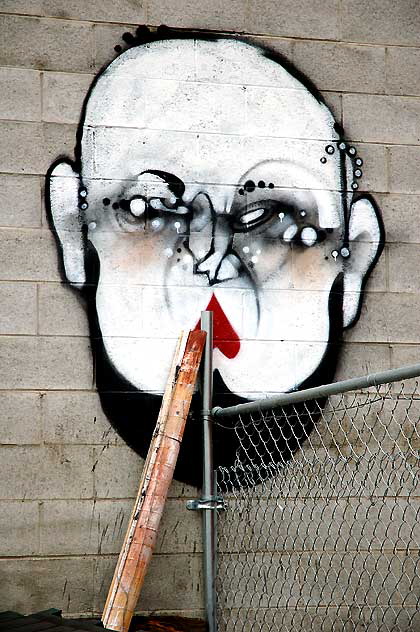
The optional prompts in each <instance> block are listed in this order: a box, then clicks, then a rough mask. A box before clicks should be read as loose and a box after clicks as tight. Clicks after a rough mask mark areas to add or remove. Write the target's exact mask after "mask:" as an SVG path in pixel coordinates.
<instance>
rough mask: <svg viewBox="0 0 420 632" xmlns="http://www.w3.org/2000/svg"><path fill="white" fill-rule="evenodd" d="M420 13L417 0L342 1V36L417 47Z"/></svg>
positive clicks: (367, 41) (359, 40)
mask: <svg viewBox="0 0 420 632" xmlns="http://www.w3.org/2000/svg"><path fill="white" fill-rule="evenodd" d="M419 31H420V14H419V11H418V4H417V2H416V0H404V1H403V2H394V1H393V0H369V2H365V1H364V0H354V1H353V2H348V1H347V2H343V6H342V11H341V36H342V38H343V39H345V40H350V41H353V42H366V43H372V44H374V43H381V44H382V43H383V44H405V45H408V46H409V45H410V44H412V45H414V46H418V41H419Z"/></svg>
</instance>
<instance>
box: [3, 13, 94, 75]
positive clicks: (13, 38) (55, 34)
mask: <svg viewBox="0 0 420 632" xmlns="http://www.w3.org/2000/svg"><path fill="white" fill-rule="evenodd" d="M0 30H1V32H2V33H3V37H2V40H1V42H0V65H2V66H17V67H24V68H37V69H40V70H42V69H48V70H58V71H64V72H91V71H92V69H93V39H92V25H90V24H83V23H80V22H75V21H74V22H72V21H68V20H50V19H44V18H34V17H22V16H16V15H0Z"/></svg>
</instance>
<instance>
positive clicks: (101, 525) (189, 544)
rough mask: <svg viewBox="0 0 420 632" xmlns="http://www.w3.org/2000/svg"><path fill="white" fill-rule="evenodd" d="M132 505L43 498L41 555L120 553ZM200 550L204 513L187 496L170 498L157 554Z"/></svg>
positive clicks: (161, 525) (114, 501) (107, 501)
mask: <svg viewBox="0 0 420 632" xmlns="http://www.w3.org/2000/svg"><path fill="white" fill-rule="evenodd" d="M133 505H134V500H133V499H130V500H97V499H92V500H51V501H43V503H42V507H41V523H40V542H41V544H40V546H41V549H40V553H41V555H86V554H89V555H118V554H119V553H120V550H121V547H122V544H123V541H124V537H125V534H126V530H127V525H128V522H129V519H130V517H131V512H132V510H133ZM0 530H1V526H0ZM201 550H202V545H201V515H200V514H199V512H191V511H188V510H187V508H186V506H185V501H184V500H173V499H169V500H168V501H167V502H166V504H165V510H164V513H163V516H162V520H161V523H160V526H159V531H158V539H157V544H156V549H155V554H156V555H159V554H164V553H167V554H173V553H198V552H200V551H201Z"/></svg>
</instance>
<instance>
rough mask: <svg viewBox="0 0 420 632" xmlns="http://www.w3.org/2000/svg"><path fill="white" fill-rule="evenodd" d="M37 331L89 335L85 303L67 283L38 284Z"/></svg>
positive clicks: (63, 334) (58, 334) (51, 333)
mask: <svg viewBox="0 0 420 632" xmlns="http://www.w3.org/2000/svg"><path fill="white" fill-rule="evenodd" d="M0 287H1V285H0ZM39 333H40V334H41V335H43V334H45V335H47V336H48V335H49V336H53V335H56V336H60V335H62V336H88V335H89V328H88V322H87V315H86V305H84V304H83V300H82V297H81V296H79V295H78V293H77V292H76V291H75V290H74V289H73V288H71V287H70V286H69V285H66V284H65V283H62V284H58V283H44V284H42V285H39Z"/></svg>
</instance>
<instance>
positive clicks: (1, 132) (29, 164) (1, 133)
mask: <svg viewBox="0 0 420 632" xmlns="http://www.w3.org/2000/svg"><path fill="white" fill-rule="evenodd" d="M44 156H45V150H44V145H43V135H42V127H41V125H40V124H39V123H26V122H24V123H14V122H3V123H1V124H0V170H1V171H3V172H5V173H29V174H34V173H39V174H43V173H45V169H44V167H45V166H46V160H45V157H44Z"/></svg>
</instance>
